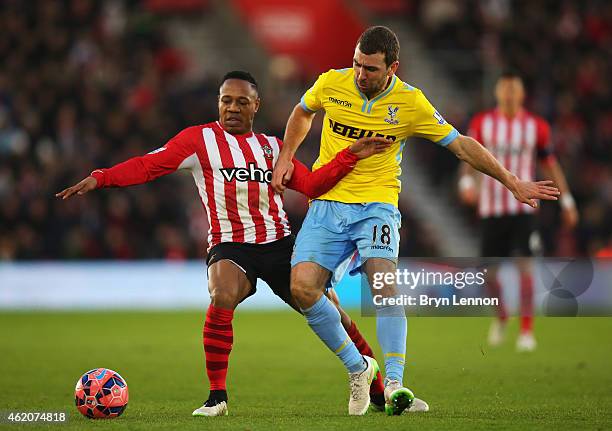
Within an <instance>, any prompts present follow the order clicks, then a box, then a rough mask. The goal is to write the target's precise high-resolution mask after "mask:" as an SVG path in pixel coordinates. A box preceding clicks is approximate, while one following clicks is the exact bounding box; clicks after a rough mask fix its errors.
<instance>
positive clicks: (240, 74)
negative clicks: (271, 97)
mask: <svg viewBox="0 0 612 431" xmlns="http://www.w3.org/2000/svg"><path fill="white" fill-rule="evenodd" d="M228 79H240V80H241V81H246V82H248V83H250V84H251V86H253V88H254V89H255V91H257V92H259V87H258V85H257V81H255V78H253V75H251V74H250V73H249V72H245V71H244V70H232V71H231V72H227V73H226V74H225V75H224V76H223V78H222V79H221V83H220V84H219V88H221V86H222V85H223V83H224V82H225V81H227V80H228Z"/></svg>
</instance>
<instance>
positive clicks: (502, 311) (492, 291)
mask: <svg viewBox="0 0 612 431" xmlns="http://www.w3.org/2000/svg"><path fill="white" fill-rule="evenodd" d="M487 289H488V291H489V296H490V297H491V298H497V299H498V300H499V302H498V305H497V317H498V318H499V320H501V321H502V322H503V323H506V321H507V320H508V311H507V310H506V303H505V302H504V297H503V295H502V290H501V285H500V284H499V282H498V281H497V280H491V281H489V280H487Z"/></svg>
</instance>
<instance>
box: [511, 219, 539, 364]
mask: <svg viewBox="0 0 612 431" xmlns="http://www.w3.org/2000/svg"><path fill="white" fill-rule="evenodd" d="M515 223H516V226H515V227H514V231H515V232H516V235H514V236H513V237H514V238H515V241H516V243H515V247H516V252H517V254H518V256H520V257H519V259H518V260H517V266H518V270H519V274H520V286H519V289H520V290H519V291H520V321H521V323H520V325H521V329H520V333H519V337H518V339H517V341H516V348H517V350H519V351H521V352H530V351H533V350H535V348H536V346H537V343H536V339H535V336H534V334H533V265H532V262H531V260H532V259H531V256H533V254H534V251H535V250H534V248H535V247H536V245H535V244H533V243H534V242H535V241H533V238H534V237H535V236H537V232H536V231H535V230H534V220H533V216H532V215H528V214H524V215H520V216H517V217H515Z"/></svg>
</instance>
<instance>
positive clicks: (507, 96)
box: [495, 78, 525, 112]
mask: <svg viewBox="0 0 612 431" xmlns="http://www.w3.org/2000/svg"><path fill="white" fill-rule="evenodd" d="M495 98H496V99H497V105H498V106H499V107H500V108H501V109H502V110H505V111H509V112H516V111H518V110H519V109H520V108H521V107H522V106H523V101H524V100H525V88H524V87H523V81H522V80H521V79H520V78H501V79H500V80H499V81H497V85H496V87H495Z"/></svg>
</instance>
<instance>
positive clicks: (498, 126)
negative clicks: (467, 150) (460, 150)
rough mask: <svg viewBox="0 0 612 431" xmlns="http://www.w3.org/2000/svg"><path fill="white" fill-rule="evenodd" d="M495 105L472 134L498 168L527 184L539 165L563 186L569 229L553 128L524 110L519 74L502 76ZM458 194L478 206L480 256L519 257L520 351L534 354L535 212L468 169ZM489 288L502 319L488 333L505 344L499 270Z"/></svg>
mask: <svg viewBox="0 0 612 431" xmlns="http://www.w3.org/2000/svg"><path fill="white" fill-rule="evenodd" d="M495 98H496V101H497V106H496V107H495V108H494V109H491V110H487V111H484V112H480V113H478V114H476V115H475V116H474V118H473V119H472V120H471V122H470V126H469V130H468V135H470V136H472V137H473V138H474V139H476V140H478V141H479V142H480V143H481V144H482V145H483V146H485V147H486V148H487V149H488V150H489V151H490V152H491V153H492V154H493V156H494V157H495V158H496V159H497V160H499V161H500V163H501V164H502V165H503V166H504V167H505V168H506V169H508V170H509V171H510V172H512V173H514V174H515V175H516V176H517V177H519V178H520V179H521V180H524V181H533V180H534V178H535V174H536V161H537V162H538V165H539V168H540V170H541V172H542V174H543V175H544V177H545V178H547V179H551V180H553V181H554V182H555V184H556V185H557V186H558V187H559V190H560V191H561V198H560V200H559V203H560V205H561V216H562V220H563V224H564V225H565V227H567V228H569V229H571V228H573V227H574V226H575V225H576V223H577V221H578V212H577V211H576V205H575V203H574V199H573V198H572V194H571V192H570V190H569V187H568V185H567V181H566V179H565V175H563V171H562V170H561V167H560V166H559V163H558V162H557V159H556V158H555V156H554V154H553V151H552V145H551V139H550V127H549V125H548V123H547V122H546V121H545V120H544V119H543V118H542V117H540V116H538V115H535V114H533V113H531V112H529V111H528V110H526V109H525V108H524V106H523V104H524V100H525V89H524V84H523V80H522V79H521V77H520V75H519V74H518V73H516V72H514V71H508V72H505V73H503V74H502V75H501V76H500V77H499V79H498V80H497V84H496V86H495ZM459 195H460V197H461V200H462V201H463V202H464V203H465V204H468V205H478V214H479V217H480V219H481V225H482V243H481V256H483V257H509V256H516V257H519V258H520V259H518V260H517V266H518V269H519V273H520V314H521V330H520V334H519V337H518V339H517V343H516V348H517V349H518V350H519V351H531V350H534V349H535V348H536V339H535V337H534V335H533V277H532V267H531V262H530V259H528V258H529V257H530V256H532V255H533V253H534V252H535V251H537V250H535V248H536V247H538V243H539V241H538V238H539V237H538V234H537V231H536V230H535V220H534V218H535V216H534V215H535V213H536V211H537V210H536V208H534V207H532V206H529V205H525V204H523V203H521V202H518V201H517V200H516V199H514V197H513V196H512V193H511V192H510V191H509V190H508V189H506V188H504V187H502V185H501V184H500V183H498V182H496V181H494V180H493V179H492V178H491V177H488V176H485V175H478V173H477V172H476V171H475V170H474V169H473V168H472V167H470V166H469V165H468V164H465V163H464V164H462V166H461V178H460V180H459ZM487 276H488V278H489V280H488V282H487V286H488V288H489V290H490V294H491V296H494V297H497V298H499V301H500V302H499V306H498V308H497V311H498V318H497V319H496V320H494V321H493V322H492V324H491V328H490V329H489V337H488V338H489V344H491V345H492V346H497V345H499V344H501V343H502V342H503V339H504V335H505V328H506V322H507V320H508V313H507V311H506V307H505V305H504V303H503V295H502V292H501V286H500V284H499V282H498V280H497V268H496V267H494V266H491V267H488V273H487Z"/></svg>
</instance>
